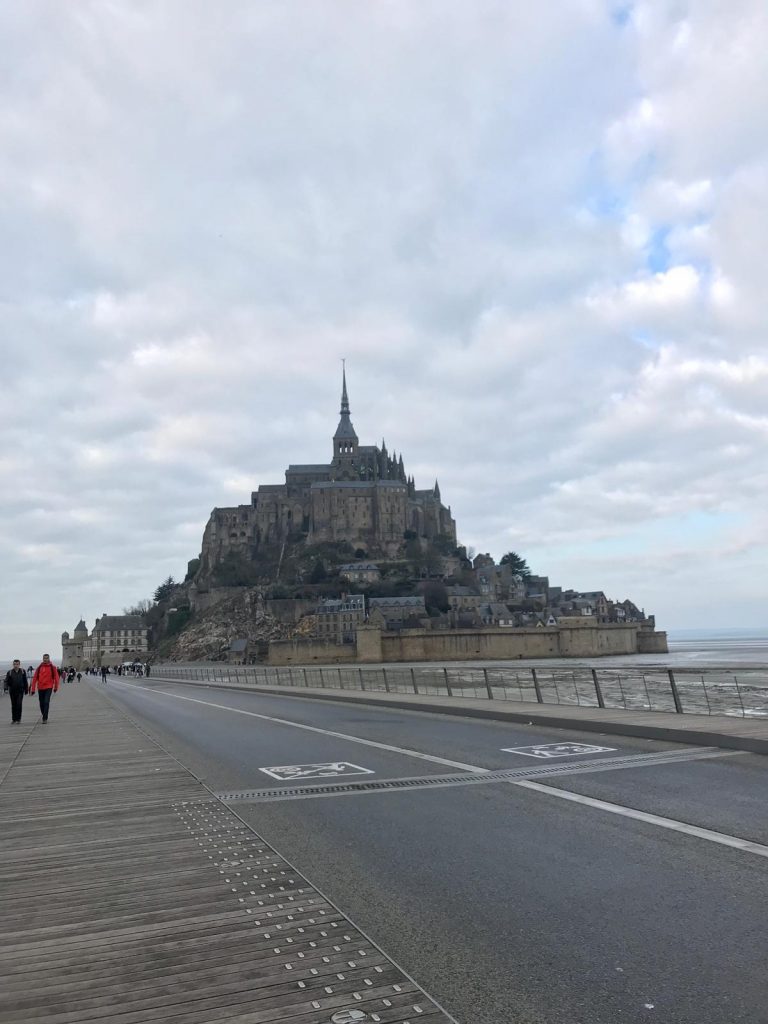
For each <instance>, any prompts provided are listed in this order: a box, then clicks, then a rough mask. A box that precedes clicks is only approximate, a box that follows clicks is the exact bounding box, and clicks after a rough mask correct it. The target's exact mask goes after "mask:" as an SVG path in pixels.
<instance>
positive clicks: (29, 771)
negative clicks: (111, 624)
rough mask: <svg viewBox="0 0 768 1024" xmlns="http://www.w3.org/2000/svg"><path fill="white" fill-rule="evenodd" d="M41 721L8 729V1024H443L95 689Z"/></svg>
mask: <svg viewBox="0 0 768 1024" xmlns="http://www.w3.org/2000/svg"><path fill="white" fill-rule="evenodd" d="M0 708H2V709H3V710H4V711H8V710H9V709H8V705H7V704H2V705H0ZM36 711H37V701H36V700H34V699H33V698H27V699H26V700H25V708H24V718H25V721H24V722H23V724H22V725H21V726H13V727H12V726H11V725H10V723H8V722H6V721H3V722H2V723H1V724H0V822H1V823H2V831H1V832H0V891H1V892H2V904H1V905H0V933H1V934H2V937H3V938H2V953H1V955H0V1020H1V1021H2V1022H3V1024H27V1022H30V1021H40V1022H41V1024H85V1022H100V1021H107V1022H109V1024H139V1022H142V1024H143V1022H164V1021H170V1022H172V1024H213V1022H218V1021H220V1022H227V1024H267V1022H279V1021H285V1022H291V1024H331V1022H333V1024H357V1022H360V1024H369V1022H381V1024H385V1022H386V1024H394V1022H400V1024H406V1022H410V1024H416V1022H417V1021H419V1022H421V1021H427V1022H429V1024H448V1022H449V1021H450V1020H451V1018H450V1017H449V1016H448V1015H447V1014H445V1013H444V1012H443V1011H442V1010H440V1009H439V1008H438V1007H437V1006H436V1004H435V1003H434V1002H432V1001H431V1000H430V999H429V998H428V997H427V996H426V995H425V994H424V993H423V992H422V991H421V989H419V987H418V986H417V985H416V984H415V983H414V982H413V981H412V980H411V979H410V978H408V977H407V976H406V975H404V974H403V973H402V972H401V971H400V970H399V969H398V968H396V967H395V966H394V965H393V964H392V963H391V962H390V961H389V960H388V958H387V957H386V956H385V955H384V954H383V953H382V952H381V950H379V949H378V948H377V947H376V946H374V945H373V943H372V942H371V941H370V940H368V939H367V938H366V937H365V936H363V935H362V934H361V933H360V932H359V931H358V930H357V929H356V928H355V927H354V926H353V925H351V924H350V923H349V921H348V920H347V919H346V918H345V917H344V916H343V915H342V914H341V913H340V912H339V911H338V909H337V908H335V907H334V906H333V905H332V904H331V903H329V902H328V901H327V900H326V899H325V898H324V897H323V896H322V895H320V894H319V893H318V892H317V891H316V890H315V889H313V887H312V886H311V885H310V884H309V882H307V880H305V879H304V878H303V877H302V876H301V875H299V874H298V873H297V872H296V871H295V870H294V869H293V868H292V867H291V866H290V864H289V863H288V862H287V861H285V860H283V859H282V857H280V856H279V855H278V854H277V853H275V851H274V850H272V849H271V848H270V847H269V846H268V845H267V844H266V843H264V842H263V841H262V840H261V839H260V838H259V836H258V835H256V834H255V833H254V832H253V831H252V830H251V829H250V828H249V827H248V826H246V825H245V824H244V823H243V822H242V821H241V820H240V819H239V818H238V817H237V816H236V815H235V814H234V813H233V811H232V810H230V809H229V808H227V807H226V806H225V805H224V804H222V803H221V802H220V801H219V800H217V799H216V798H215V797H214V796H213V795H212V794H211V793H210V792H209V791H208V790H207V789H206V788H205V787H204V786H202V785H201V784H200V783H199V782H197V780H196V779H195V778H194V777H193V776H192V775H191V774H189V773H188V772H187V771H186V770H185V769H184V768H183V767H181V766H180V765H179V764H178V763H177V762H176V761H175V760H174V759H173V758H172V757H171V756H170V755H168V754H166V753H165V752H164V751H163V750H162V749H161V748H159V747H158V746H157V745H156V744H155V743H154V742H153V741H152V740H150V739H148V738H147V736H146V735H145V734H144V733H142V732H141V731H140V730H139V729H138V728H137V727H136V726H135V725H134V724H133V723H132V722H131V721H130V720H129V719H128V718H127V717H126V716H125V715H124V714H123V713H122V712H121V711H120V710H119V709H118V708H117V707H116V706H115V705H113V704H112V702H111V701H110V700H109V698H108V691H107V693H105V692H104V691H103V690H102V689H101V684H100V683H96V682H93V683H91V682H85V681H83V682H82V683H79V684H71V685H66V686H63V687H62V688H61V690H60V692H59V693H58V694H57V695H55V696H54V698H53V701H52V704H51V715H50V721H49V722H48V724H47V725H42V724H41V723H40V719H39V715H38V714H36V713H34V712H36ZM8 717H10V715H8Z"/></svg>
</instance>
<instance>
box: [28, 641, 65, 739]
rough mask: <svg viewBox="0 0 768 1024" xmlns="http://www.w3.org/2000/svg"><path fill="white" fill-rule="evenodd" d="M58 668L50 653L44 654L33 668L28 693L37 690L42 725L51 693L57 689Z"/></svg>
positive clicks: (44, 721)
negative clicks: (33, 672)
mask: <svg viewBox="0 0 768 1024" xmlns="http://www.w3.org/2000/svg"><path fill="white" fill-rule="evenodd" d="M59 678H60V677H59V670H58V669H57V668H56V666H55V665H54V664H53V662H52V661H51V658H50V655H48V654H44V655H43V660H42V661H41V662H40V664H39V665H38V666H37V668H36V669H35V674H34V675H33V676H32V685H31V686H30V688H29V692H30V693H34V692H35V690H37V699H38V700H39V701H40V714H41V715H42V716H43V725H45V723H46V722H47V721H48V708H49V706H50V703H51V694H52V693H56V691H57V690H58V689H59Z"/></svg>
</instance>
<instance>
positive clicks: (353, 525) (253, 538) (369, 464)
mask: <svg viewBox="0 0 768 1024" xmlns="http://www.w3.org/2000/svg"><path fill="white" fill-rule="evenodd" d="M332 443H333V455H332V458H331V461H330V462H329V463H328V464H319V465H305V464H302V463H298V464H296V465H291V466H289V467H288V468H287V469H286V471H285V483H282V484H261V485H260V486H259V489H258V490H256V491H254V492H253V493H252V495H251V503H250V505H238V506H236V507H234V508H215V509H214V510H213V512H212V513H211V516H210V519H209V520H208V524H207V526H206V528H205V533H204V535H203V548H202V553H201V565H200V569H201V572H202V573H203V574H206V573H208V572H210V571H211V570H212V569H213V568H214V566H215V565H216V564H217V563H218V562H220V561H221V560H222V559H224V558H225V557H226V556H227V555H228V554H230V553H232V554H235V555H239V556H243V557H246V558H247V557H249V555H251V554H252V553H254V552H256V551H258V549H259V548H260V547H261V546H263V545H275V544H278V545H279V544H283V543H285V542H297V541H304V542H305V543H306V544H319V543H322V542H327V541H330V542H341V541H346V542H348V543H349V544H351V545H352V546H353V547H355V548H362V549H364V550H365V551H366V553H367V554H370V555H375V556H377V557H390V558H396V557H397V556H398V555H400V554H402V552H403V545H404V543H405V535H406V531H411V532H410V533H409V534H408V536H414V537H418V538H427V539H433V538H436V537H444V538H446V539H447V540H449V541H451V542H452V543H453V544H454V545H455V544H456V523H455V522H454V519H453V517H452V515H451V509H450V507H446V506H445V505H443V504H442V502H441V500H440V488H439V487H438V484H437V481H435V485H434V487H431V488H429V489H428V490H417V489H416V484H415V482H414V480H413V478H412V477H410V476H407V475H406V472H405V467H404V464H403V457H402V455H400V456H399V457H397V456H396V455H395V454H394V453H393V454H392V455H390V454H389V453H388V452H387V448H386V445H385V443H384V442H383V441H382V444H381V447H379V446H378V445H374V444H370V445H364V444H360V442H359V441H358V437H357V434H356V433H355V428H354V426H353V425H352V420H351V418H350V411H349V398H348V396H347V380H346V371H344V372H343V374H342V391H341V413H340V419H339V425H338V427H337V428H336V433H335V434H334V435H333V442H332Z"/></svg>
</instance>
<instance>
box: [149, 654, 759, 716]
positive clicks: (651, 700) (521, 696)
mask: <svg viewBox="0 0 768 1024" xmlns="http://www.w3.org/2000/svg"><path fill="white" fill-rule="evenodd" d="M152 675H153V676H161V677H162V678H165V679H180V680H185V679H186V680H194V681H198V682H212V683H216V682H221V683H229V684H235V685H240V686H244V687H247V686H259V685H262V686H270V685H271V686H296V687H302V688H312V687H316V688H318V689H325V690H362V691H379V692H382V693H415V694H419V695H427V696H441V697H445V696H448V697H455V698H457V699H461V698H463V697H464V698H466V697H476V698H482V699H487V700H506V701H512V702H518V703H533V704H537V703H538V704H562V705H570V706H578V707H597V708H617V709H624V710H629V711H667V712H676V713H677V714H696V715H702V714H704V715H732V716H737V717H740V718H766V717H768V668H766V669H765V670H761V669H743V670H739V671H738V672H735V671H733V670H729V669H726V668H723V669H718V668H713V669H708V670H706V671H701V670H691V669H678V668H675V669H671V668H669V669H668V668H661V667H659V668H655V669H639V668H636V667H629V666H628V667H626V668H617V667H600V668H589V667H584V666H576V667H574V668H573V669H565V668H543V667H542V668H538V667H532V668H523V667H522V666H521V667H520V668H508V667H495V668H466V667H461V666H448V665H445V666H436V665H428V666H424V667H420V666H419V667H410V666H409V667H406V666H400V665H375V666H373V665H371V666H358V665H355V666H349V665H323V666H316V667H301V666H299V667H295V666H279V667H278V666H275V667H266V666H255V665H248V666H234V665H200V666H195V665H184V666H182V665H175V664H164V665H157V666H155V668H154V670H153V673H152Z"/></svg>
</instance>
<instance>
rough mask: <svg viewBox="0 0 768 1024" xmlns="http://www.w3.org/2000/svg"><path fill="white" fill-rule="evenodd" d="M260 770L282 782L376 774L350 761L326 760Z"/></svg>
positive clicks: (273, 766)
mask: <svg viewBox="0 0 768 1024" xmlns="http://www.w3.org/2000/svg"><path fill="white" fill-rule="evenodd" d="M259 771H260V772H264V774H265V775H269V776H271V778H273V779H278V780H279V781H280V782H291V781H292V780H293V779H338V778H339V777H340V776H343V775H375V774H376V772H374V771H371V769H370V768H361V767H360V765H359V764H351V763H350V762H349V761H325V762H323V763H322V764H281V765H270V767H269V768H259Z"/></svg>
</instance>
